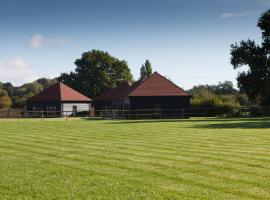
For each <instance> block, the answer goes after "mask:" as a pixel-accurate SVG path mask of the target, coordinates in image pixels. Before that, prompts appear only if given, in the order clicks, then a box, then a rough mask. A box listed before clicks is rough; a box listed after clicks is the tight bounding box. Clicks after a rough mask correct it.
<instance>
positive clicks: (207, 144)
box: [35, 132, 269, 155]
mask: <svg viewBox="0 0 270 200" xmlns="http://www.w3.org/2000/svg"><path fill="white" fill-rule="evenodd" d="M77 133H78V134H79V135H81V134H80V133H79V132H77ZM44 134H45V133H44ZM35 135H36V134H35ZM45 135H46V134H45ZM49 136H52V135H49ZM72 136H73V137H68V136H66V137H63V139H67V138H70V139H72V140H74V139H76V136H75V135H74V134H73V135H72ZM57 137H58V138H59V136H55V138H57ZM80 137H82V136H80ZM116 137H117V136H116ZM181 137H183V136H181ZM60 138H61V137H60ZM97 138H98V137H92V138H91V139H90V140H92V139H95V140H96V139H97ZM105 138H106V135H105V136H104V137H103V138H100V140H102V141H104V139H105ZM87 139H89V137H85V140H87ZM121 139H122V138H121ZM195 139H196V138H193V140H195ZM175 140H177V138H175ZM198 140H203V143H197V144H199V145H200V146H205V147H206V148H224V147H225V146H226V147H227V146H228V148H230V149H231V150H233V149H237V148H236V147H237V144H231V145H228V144H223V145H222V146H221V145H215V144H213V143H207V140H205V139H204V138H198ZM92 141H93V140H92ZM127 141H128V140H127ZM155 141H157V139H155ZM191 141H192V140H190V142H191ZM165 142H167V141H165V140H164V141H162V140H161V141H160V142H159V143H156V142H155V143H153V144H158V145H160V144H164V143H165ZM182 142H188V141H186V140H185V141H182ZM144 143H146V142H144ZM144 143H138V145H139V144H144ZM193 143H194V144H196V142H193ZM135 144H137V143H134V142H133V144H132V145H135ZM165 144H167V143H165ZM178 144H179V143H178ZM171 145H172V146H174V145H173V144H171ZM190 145H193V144H190ZM242 145H246V144H242ZM265 145H267V143H266V144H265ZM157 147H158V148H160V147H162V146H157ZM232 147H234V148H232ZM244 147H245V151H236V152H237V153H238V152H242V153H249V152H250V153H252V151H248V148H250V149H254V147H251V146H244ZM258 147H259V148H260V147H261V145H258ZM238 148H239V145H238ZM168 149H169V150H171V148H168ZM263 150H266V148H264V149H263ZM268 150H269V149H268ZM256 151H258V149H256ZM257 154H258V153H257V152H256V155H257ZM268 154H269V153H267V155H268ZM264 155H265V153H264Z"/></svg>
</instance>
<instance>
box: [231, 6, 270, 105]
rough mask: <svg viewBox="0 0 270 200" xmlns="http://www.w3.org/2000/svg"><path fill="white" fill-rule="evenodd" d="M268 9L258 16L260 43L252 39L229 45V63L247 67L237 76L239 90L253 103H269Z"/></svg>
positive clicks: (269, 43) (269, 29) (269, 50)
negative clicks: (260, 32) (260, 34)
mask: <svg viewBox="0 0 270 200" xmlns="http://www.w3.org/2000/svg"><path fill="white" fill-rule="evenodd" d="M269 19H270V10H268V11H266V12H265V13H263V14H262V15H261V17H260V18H259V21H258V24H257V26H258V27H259V28H260V29H261V31H262V39H263V41H262V44H260V45H258V44H256V43H255V41H254V40H247V41H241V42H239V43H235V44H233V45H231V56H232V57H231V64H232V65H233V67H234V69H240V68H241V67H243V66H245V67H247V70H243V71H241V72H239V75H238V77H237V81H238V87H239V88H240V91H242V92H244V93H246V94H247V95H248V96H249V98H250V99H251V100H252V101H253V103H257V104H261V105H270V55H269V53H270V26H269Z"/></svg>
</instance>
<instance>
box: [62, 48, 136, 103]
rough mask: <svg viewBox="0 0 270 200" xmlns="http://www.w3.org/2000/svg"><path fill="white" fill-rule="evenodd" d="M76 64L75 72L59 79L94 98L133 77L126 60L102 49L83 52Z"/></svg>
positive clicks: (63, 75) (65, 74) (64, 74)
mask: <svg viewBox="0 0 270 200" xmlns="http://www.w3.org/2000/svg"><path fill="white" fill-rule="evenodd" d="M75 65H76V69H75V71H74V72H71V73H69V74H68V73H63V74H61V75H60V77H59V78H58V80H59V81H63V82H64V83H66V84H67V85H69V86H71V87H73V88H74V89H76V90H78V91H80V92H81V93H83V94H85V95H87V96H89V97H92V98H94V97H96V96H97V95H99V94H100V93H101V92H103V91H104V90H107V89H109V88H112V87H115V86H117V85H118V84H119V83H121V82H123V81H132V79H133V78H132V75H131V72H130V69H129V68H128V65H127V62H126V61H124V60H119V59H117V58H115V57H113V56H111V55H110V54H108V53H107V52H104V51H100V50H92V51H88V52H85V53H83V54H82V56H81V58H79V59H77V60H75Z"/></svg>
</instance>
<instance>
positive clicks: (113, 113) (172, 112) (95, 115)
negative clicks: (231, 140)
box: [0, 107, 270, 119]
mask: <svg viewBox="0 0 270 200" xmlns="http://www.w3.org/2000/svg"><path fill="white" fill-rule="evenodd" d="M261 116H270V108H267V107H241V108H237V109H234V110H231V109H226V108H222V109H221V108H186V109H140V110H91V111H90V112H78V113H75V112H73V111H64V112H61V111H25V110H22V109H6V110H0V118H18V119H19V118H42V119H43V118H60V117H64V118H65V119H67V118H72V117H89V118H92V119H166V118H167V119H169V118H189V117H261Z"/></svg>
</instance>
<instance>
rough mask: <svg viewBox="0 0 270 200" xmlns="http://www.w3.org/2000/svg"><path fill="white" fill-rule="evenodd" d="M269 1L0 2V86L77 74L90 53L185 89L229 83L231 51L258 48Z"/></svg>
mask: <svg viewBox="0 0 270 200" xmlns="http://www.w3.org/2000/svg"><path fill="white" fill-rule="evenodd" d="M268 8H270V0H88V1H86V0H46V1H37V0H24V1H22V0H2V1H1V5H0V33H1V37H0V81H2V82H6V81H11V82H12V83H13V84H15V85H20V84H22V83H25V82H28V81H33V80H35V79H37V78H39V77H54V76H57V75H59V74H60V72H69V71H71V70H74V69H75V65H74V64H73V62H74V60H75V59H76V58H79V57H80V55H81V54H82V53H83V52H85V51H88V50H91V49H100V50H104V51H108V52H109V53H110V54H111V55H113V56H115V57H117V58H119V59H125V60H126V61H127V62H128V64H129V67H130V68H131V71H132V74H133V75H134V77H135V78H138V76H139V71H140V67H141V65H142V63H144V61H145V60H146V59H149V60H150V62H151V63H152V65H153V68H154V70H155V71H158V72H159V73H161V74H163V75H165V76H167V77H169V78H170V79H171V80H172V81H174V82H175V83H177V84H179V85H180V86H181V87H183V88H185V89H189V88H191V87H192V86H193V85H197V84H216V83H218V81H224V80H231V81H233V82H234V83H236V82H235V77H236V75H237V72H236V71H234V70H233V69H232V66H231V65H230V44H231V43H234V42H236V41H240V40H241V39H248V38H251V39H255V40H256V41H257V42H260V41H261V35H260V30H259V29H258V28H257V27H256V23H257V20H258V17H259V16H260V14H261V13H262V12H263V11H265V10H267V9H268Z"/></svg>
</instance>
